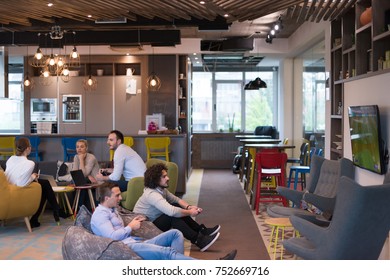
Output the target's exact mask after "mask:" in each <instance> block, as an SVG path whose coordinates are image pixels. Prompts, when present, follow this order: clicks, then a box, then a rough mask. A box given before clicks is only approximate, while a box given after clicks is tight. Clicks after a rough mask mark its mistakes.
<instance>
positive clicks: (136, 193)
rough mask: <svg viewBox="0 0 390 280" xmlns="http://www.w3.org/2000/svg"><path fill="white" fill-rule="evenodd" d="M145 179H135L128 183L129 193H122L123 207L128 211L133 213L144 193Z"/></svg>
mask: <svg viewBox="0 0 390 280" xmlns="http://www.w3.org/2000/svg"><path fill="white" fill-rule="evenodd" d="M144 187H145V185H144V177H134V178H132V179H131V180H130V181H129V183H127V191H125V192H122V193H121V196H122V200H121V205H122V207H123V208H126V209H127V210H130V211H133V209H134V206H135V204H136V203H137V200H138V198H140V197H141V195H142V194H143V192H144Z"/></svg>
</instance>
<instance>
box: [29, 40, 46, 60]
mask: <svg viewBox="0 0 390 280" xmlns="http://www.w3.org/2000/svg"><path fill="white" fill-rule="evenodd" d="M41 35H42V34H41V33H38V48H37V51H36V52H35V54H34V56H33V58H32V60H31V63H30V65H31V66H32V67H43V66H45V62H46V57H45V55H44V54H43V52H42V49H41V47H40V41H41Z"/></svg>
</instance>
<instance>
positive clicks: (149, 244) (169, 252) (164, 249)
mask: <svg viewBox="0 0 390 280" xmlns="http://www.w3.org/2000/svg"><path fill="white" fill-rule="evenodd" d="M127 246H129V248H130V249H132V250H133V251H134V252H135V253H136V254H137V255H139V256H140V257H141V258H143V259H144V260H194V258H191V257H187V256H185V255H184V254H183V253H184V238H183V235H182V234H181V232H180V231H178V230H175V229H172V230H169V231H166V232H163V233H161V234H159V235H157V236H156V237H154V238H152V239H148V240H145V241H144V242H131V243H128V244H127Z"/></svg>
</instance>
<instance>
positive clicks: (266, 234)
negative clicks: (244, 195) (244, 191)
mask: <svg viewBox="0 0 390 280" xmlns="http://www.w3.org/2000/svg"><path fill="white" fill-rule="evenodd" d="M268 205H269V204H260V211H259V215H256V211H254V210H253V211H252V212H253V215H254V216H255V220H256V223H257V226H258V228H259V231H260V234H261V237H262V238H263V241H264V244H265V246H266V247H267V249H268V251H270V249H271V252H268V253H269V254H270V259H271V260H273V259H274V254H273V249H274V248H273V247H271V248H269V244H270V236H271V229H272V227H271V226H270V225H268V224H266V223H265V220H266V219H268V218H269V216H268V214H267V206H268ZM292 236H293V228H287V227H286V229H285V231H284V239H288V238H291V237H292ZM277 244H278V246H277V248H276V256H275V260H280V256H281V254H280V253H281V250H282V246H281V242H280V233H279V240H278V243H277ZM292 259H294V255H293V254H291V253H290V252H288V251H286V250H284V251H283V260H292Z"/></svg>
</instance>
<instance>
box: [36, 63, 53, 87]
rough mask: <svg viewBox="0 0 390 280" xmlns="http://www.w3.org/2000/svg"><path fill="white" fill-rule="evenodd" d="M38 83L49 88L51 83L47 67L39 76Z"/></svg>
mask: <svg viewBox="0 0 390 280" xmlns="http://www.w3.org/2000/svg"><path fill="white" fill-rule="evenodd" d="M39 83H40V84H41V85H43V86H49V85H51V84H52V83H53V79H51V76H50V71H49V69H48V67H47V66H46V67H45V68H44V69H43V70H42V72H41V75H40V76H39Z"/></svg>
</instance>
